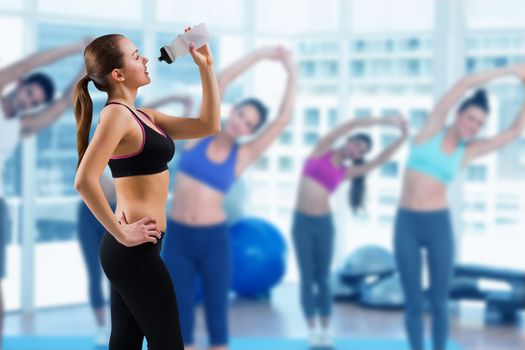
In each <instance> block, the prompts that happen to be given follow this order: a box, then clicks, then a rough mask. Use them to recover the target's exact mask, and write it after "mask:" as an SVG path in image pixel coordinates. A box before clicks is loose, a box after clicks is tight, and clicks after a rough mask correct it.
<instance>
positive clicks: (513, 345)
mask: <svg viewBox="0 0 525 350" xmlns="http://www.w3.org/2000/svg"><path fill="white" fill-rule="evenodd" d="M297 296H298V287H297V285H295V284H290V283H286V284H281V285H280V286H279V287H277V288H276V289H275V290H274V291H273V293H272V298H271V300H270V301H258V302H253V301H246V300H239V299H233V301H232V311H231V313H230V316H231V333H232V336H233V337H246V336H254V337H283V338H284V337H287V338H301V337H304V336H305V335H306V332H305V328H304V321H303V318H302V314H301V310H300V308H299V301H298V299H297ZM453 310H454V311H453V312H452V313H453V316H452V320H451V322H452V324H451V333H452V334H451V335H452V338H453V339H454V340H455V341H456V342H457V343H459V344H460V345H461V346H462V347H463V349H465V350H487V349H497V350H522V349H524V348H525V324H524V323H525V322H523V320H525V314H522V315H521V323H520V324H519V325H513V326H486V325H485V324H484V322H483V307H482V306H481V305H480V304H477V303H468V304H467V303H463V304H461V307H460V308H459V309H458V308H453ZM107 316H108V318H107V319H108V320H109V311H108V313H107ZM333 320H334V327H333V329H334V334H335V336H336V337H346V338H353V337H358V338H374V337H382V338H398V339H399V338H403V337H404V330H403V313H402V312H401V311H380V310H369V309H363V308H361V307H359V306H356V305H354V304H348V303H340V302H338V303H336V304H335V306H334V319H333ZM427 321H428V320H427ZM428 326H429V324H427V328H426V329H427V335H428V334H429V333H428V330H429V328H428ZM95 329H96V325H95V320H94V317H93V314H92V312H91V310H90V308H89V306H87V305H78V306H70V307H67V308H50V309H44V310H39V311H38V312H36V313H35V314H34V315H33V316H26V317H24V316H23V315H21V314H20V313H8V314H7V315H6V319H5V334H7V335H22V334H31V335H61V336H63V335H66V336H69V335H84V336H85V335H90V334H94V333H95ZM197 339H198V343H199V344H201V345H204V344H205V332H204V320H203V317H202V313H201V311H200V309H199V313H198V316H197Z"/></svg>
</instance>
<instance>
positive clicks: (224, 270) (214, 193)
mask: <svg viewBox="0 0 525 350" xmlns="http://www.w3.org/2000/svg"><path fill="white" fill-rule="evenodd" d="M264 59H273V60H278V61H280V62H281V63H282V64H283V66H284V68H285V70H286V72H287V73H288V79H287V82H286V87H285V91H284V97H283V100H282V102H281V106H280V110H279V114H278V116H277V118H276V119H275V120H273V121H272V122H271V123H270V124H269V125H268V126H267V127H266V128H264V130H262V131H261V133H260V134H259V135H258V136H256V137H255V138H253V139H252V140H251V141H249V142H246V143H244V144H238V143H237V139H238V138H239V137H243V136H247V135H251V134H253V133H254V132H256V131H257V130H258V129H259V128H260V127H261V126H262V125H263V124H264V122H265V120H266V114H267V109H266V107H265V106H264V105H263V104H262V103H261V102H260V101H259V100H258V99H255V98H250V99H245V100H243V101H241V102H239V103H237V104H236V105H234V107H233V108H232V109H231V111H230V114H229V118H228V120H227V122H226V124H225V126H223V128H222V131H221V133H219V134H218V135H215V136H213V137H206V138H204V139H200V140H195V141H193V140H192V141H189V142H187V143H186V145H184V148H183V150H182V153H181V155H180V159H179V163H178V168H177V172H176V175H175V184H174V196H173V202H172V206H171V208H170V211H169V220H168V228H167V234H166V239H165V245H164V247H163V249H162V252H161V255H162V257H163V259H164V261H165V262H166V265H167V266H168V269H169V271H170V274H171V277H172V280H173V285H174V286H175V291H176V294H177V304H178V306H179V315H180V322H181V328H182V333H183V339H184V344H185V349H186V350H188V349H193V348H194V347H193V346H194V338H193V333H194V323H195V322H194V312H195V310H194V309H195V303H194V286H195V280H196V277H197V276H199V277H200V280H201V281H202V288H203V297H204V309H205V314H206V327H207V330H208V334H209V343H210V348H211V349H214V350H218V349H226V348H227V346H228V322H227V321H228V320H227V319H228V313H227V311H228V292H229V289H230V273H231V271H230V269H231V267H230V265H231V262H230V243H229V233H228V226H227V224H226V215H225V212H224V210H223V201H224V196H225V195H226V193H227V192H228V190H229V189H230V187H231V186H232V184H233V183H234V182H235V180H236V179H237V178H238V177H239V176H240V174H241V173H242V172H243V171H244V170H245V169H246V168H247V167H248V165H250V164H252V163H253V162H254V161H255V160H256V159H257V158H258V157H259V156H260V155H261V154H262V153H263V152H264V151H265V150H266V149H268V147H269V146H270V145H271V144H272V142H273V141H274V140H275V139H276V138H277V137H278V135H279V134H280V133H281V132H282V130H283V129H284V128H285V127H286V125H287V124H288V122H289V120H290V119H291V116H292V110H293V105H294V99H295V89H296V81H297V69H296V67H295V64H294V62H293V60H292V57H291V54H290V53H289V52H288V51H287V50H285V49H284V48H282V47H279V46H278V47H264V48H261V49H258V50H256V51H254V52H252V53H250V54H248V55H247V56H245V57H243V58H241V59H240V60H238V61H236V62H234V63H233V64H231V65H230V66H228V67H226V68H225V69H224V70H223V71H222V72H221V74H220V75H219V78H218V83H219V92H220V95H221V97H223V96H224V93H225V91H226V88H227V86H228V85H229V84H230V82H231V81H232V80H234V79H235V78H236V77H237V76H239V75H240V74H241V73H243V72H244V71H245V70H247V69H248V68H249V67H251V66H253V65H254V64H255V63H257V62H259V61H261V60H264Z"/></svg>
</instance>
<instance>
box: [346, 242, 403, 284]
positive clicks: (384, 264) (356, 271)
mask: <svg viewBox="0 0 525 350" xmlns="http://www.w3.org/2000/svg"><path fill="white" fill-rule="evenodd" d="M395 270H396V262H395V260H394V256H393V255H392V254H391V253H390V252H389V251H388V250H386V249H385V248H383V247H380V246H374V245H370V246H364V247H362V248H359V249H357V250H356V251H354V252H353V253H351V254H350V255H349V256H348V258H347V259H346V261H345V264H344V266H343V269H342V273H343V274H344V275H345V277H347V278H351V277H356V278H358V277H365V276H374V275H376V276H377V275H387V274H391V273H393V272H394V271H395Z"/></svg>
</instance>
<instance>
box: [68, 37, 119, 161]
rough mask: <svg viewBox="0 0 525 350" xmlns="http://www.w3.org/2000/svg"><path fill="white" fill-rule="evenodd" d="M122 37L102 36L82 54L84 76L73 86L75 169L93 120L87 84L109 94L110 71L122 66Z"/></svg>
mask: <svg viewBox="0 0 525 350" xmlns="http://www.w3.org/2000/svg"><path fill="white" fill-rule="evenodd" d="M123 37H124V36H123V35H121V34H107V35H103V36H101V37H98V38H96V39H95V40H93V41H92V42H91V43H90V44H89V45H88V46H87V47H86V49H85V50H84V64H85V67H86V72H87V74H86V76H84V77H83V78H82V79H80V80H79V81H78V83H77V85H76V88H75V96H74V106H73V107H74V108H73V110H74V113H75V120H76V122H77V150H78V163H77V169H78V167H79V166H80V162H81V161H82V158H83V157H84V153H86V149H87V147H88V143H89V132H90V130H91V121H92V120H93V102H92V101H91V96H89V91H88V83H89V82H90V81H93V84H94V85H95V87H96V88H97V89H98V90H100V91H105V92H109V90H110V88H111V86H110V83H109V75H110V73H111V72H112V71H113V69H117V68H122V66H123V55H122V51H121V50H120V47H119V40H120V39H122V38H123Z"/></svg>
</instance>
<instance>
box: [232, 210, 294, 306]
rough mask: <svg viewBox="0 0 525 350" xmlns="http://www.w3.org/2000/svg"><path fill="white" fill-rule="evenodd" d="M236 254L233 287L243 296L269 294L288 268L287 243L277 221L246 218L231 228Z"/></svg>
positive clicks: (233, 251) (233, 250)
mask: <svg viewBox="0 0 525 350" xmlns="http://www.w3.org/2000/svg"><path fill="white" fill-rule="evenodd" d="M230 233H231V245H232V255H233V271H232V272H233V273H232V279H233V280H232V288H233V290H234V291H235V292H236V293H237V294H238V295H242V296H248V297H254V296H259V295H265V294H268V292H269V291H270V290H271V288H272V287H274V286H275V285H277V284H278V283H279V281H280V280H281V279H282V277H283V276H284V273H285V270H286V251H287V249H286V243H285V241H284V239H283V236H282V234H281V233H280V232H279V230H278V229H277V227H275V226H274V225H273V224H271V223H269V222H268V221H265V220H263V219H259V218H253V217H252V218H244V219H241V220H239V221H237V222H236V223H235V224H233V225H232V227H231V229H230Z"/></svg>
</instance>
